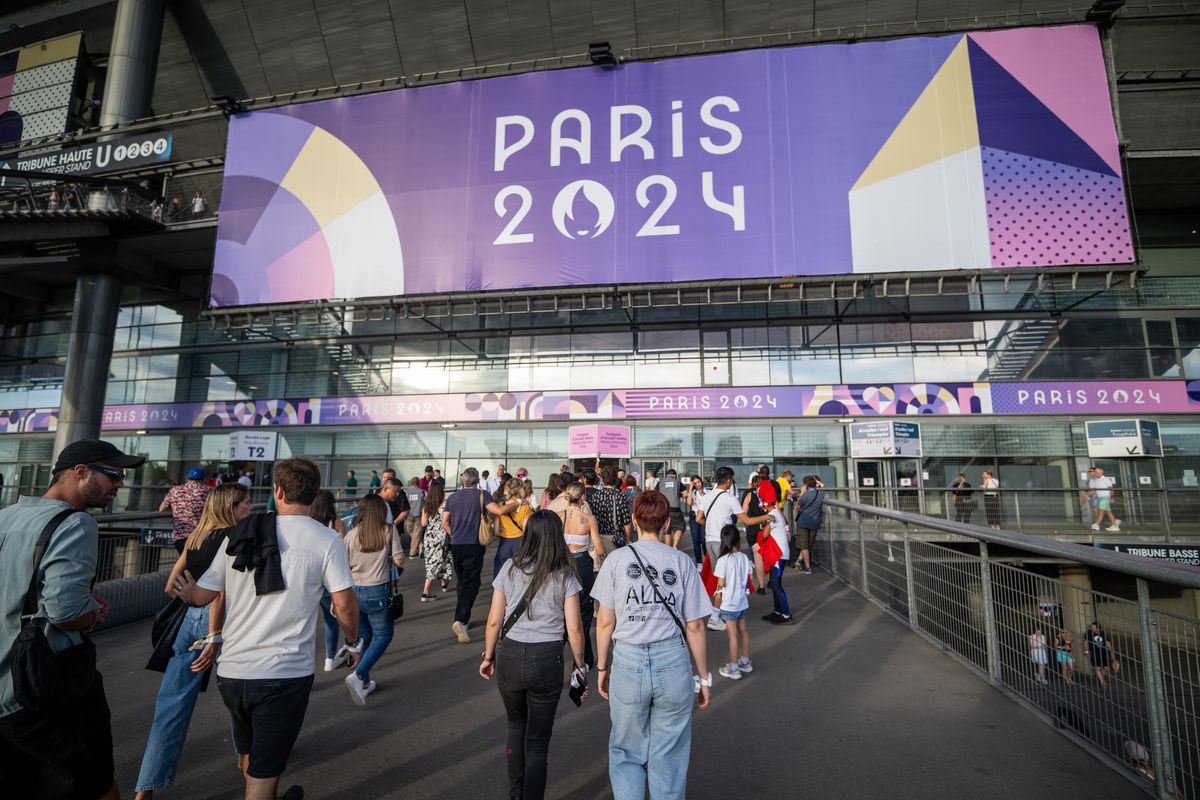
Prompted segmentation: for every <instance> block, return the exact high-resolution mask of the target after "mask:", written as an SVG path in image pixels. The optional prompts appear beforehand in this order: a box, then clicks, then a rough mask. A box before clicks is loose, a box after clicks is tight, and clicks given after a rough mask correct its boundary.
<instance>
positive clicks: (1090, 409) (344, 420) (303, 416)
mask: <svg viewBox="0 0 1200 800" xmlns="http://www.w3.org/2000/svg"><path fill="white" fill-rule="evenodd" d="M1197 413H1200V381H1061V382H1054V381H1047V382H1028V383H983V382H979V383H945V384H937V383H888V384H853V385H845V384H833V385H824V386H783V387H773V386H754V387H720V388H706V389H597V390H575V391H564V392H480V393H473V394H436V395H394V396H377V397H312V398H299V399H290V400H245V401H221V402H208V403H156V404H142V405H119V406H108V407H106V408H105V409H104V417H103V423H102V427H103V429H104V430H106V431H132V430H177V429H187V428H236V427H251V426H271V425H281V426H293V425H394V424H404V423H411V424H439V423H443V422H526V421H534V422H544V421H550V422H554V421H564V422H573V421H580V422H596V423H603V422H605V421H608V420H637V419H678V420H687V419H698V420H702V419H767V418H789V417H894V416H919V415H933V416H976V415H989V414H1197ZM57 426H58V409H57V408H43V409H10V410H4V409H0V433H35V432H41V431H52V430H55V429H56V428H57ZM602 427H603V426H602Z"/></svg>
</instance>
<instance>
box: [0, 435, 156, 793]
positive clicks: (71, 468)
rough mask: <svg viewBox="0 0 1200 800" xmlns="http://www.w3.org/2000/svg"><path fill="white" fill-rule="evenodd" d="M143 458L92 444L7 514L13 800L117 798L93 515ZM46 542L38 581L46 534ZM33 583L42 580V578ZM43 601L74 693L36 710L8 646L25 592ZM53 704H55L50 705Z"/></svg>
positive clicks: (47, 628)
mask: <svg viewBox="0 0 1200 800" xmlns="http://www.w3.org/2000/svg"><path fill="white" fill-rule="evenodd" d="M145 460H146V459H145V458H144V457H142V456H131V455H126V454H125V453H122V452H121V451H120V450H118V449H117V448H116V447H114V446H113V445H111V444H109V443H108V442H102V441H99V440H96V439H87V440H84V441H79V442H75V443H73V444H70V445H67V447H65V448H63V451H62V452H61V453H59V456H58V460H57V461H56V462H55V464H54V478H53V481H52V482H51V484H50V488H49V489H48V490H47V491H46V493H45V494H44V495H42V496H41V497H21V498H19V499H18V500H17V503H16V505H13V506H10V507H8V508H6V509H4V510H3V511H0V553H3V556H0V656H2V657H0V775H3V776H4V784H5V785H4V791H5V794H6V795H9V796H12V797H59V796H70V797H81V798H83V797H86V798H100V800H109V799H110V798H117V797H118V796H119V795H118V792H117V787H116V784H115V783H114V782H113V745H112V728H111V724H110V718H109V711H108V700H107V699H106V698H105V696H104V683H103V681H102V680H101V677H100V673H99V672H97V671H96V667H95V651H94V650H91V645H90V641H88V640H87V637H86V636H85V634H86V633H88V632H89V631H91V630H92V629H93V628H95V627H96V626H97V625H99V624H101V623H103V622H104V618H105V617H106V616H107V615H108V603H107V602H105V600H104V598H102V597H98V596H96V595H93V594H92V581H93V580H94V579H95V577H96V555H97V550H98V546H99V544H98V542H99V539H98V528H97V526H96V521H95V519H93V517H92V516H91V515H90V514H86V513H79V512H83V511H85V510H86V509H89V508H103V507H105V506H107V505H108V504H109V503H111V502H112V500H113V498H114V497H115V496H116V494H117V490H118V489H120V488H121V486H122V484H123V482H124V480H125V470H126V469H132V468H134V467H137V466H140V465H141V464H142V462H143V461H145ZM44 531H50V538H49V542H48V544H47V545H46V547H45V550H44V552H43V554H42V558H41V561H40V562H39V565H38V567H37V574H36V576H35V575H34V564H33V560H34V549H35V545H36V543H37V540H38V538H39V535H40V534H42V533H43V532H44ZM35 578H36V580H35ZM29 589H32V590H33V593H34V595H35V596H36V598H35V602H36V606H37V611H36V612H35V614H34V617H33V619H34V623H35V624H40V625H41V626H42V628H43V632H44V633H45V636H46V639H47V641H48V642H49V644H50V648H51V649H52V650H53V651H54V652H56V653H58V652H61V651H63V650H66V649H67V648H73V647H76V646H79V645H83V647H82V648H80V649H78V650H74V651H73V653H85V654H87V657H85V658H82V659H79V660H76V659H73V660H72V665H71V668H70V674H69V675H66V676H64V677H65V678H66V679H67V680H66V683H67V685H68V687H69V688H68V691H67V692H66V694H67V695H69V696H64V697H62V698H58V702H50V703H48V704H47V705H49V706H50V707H48V708H43V707H39V710H38V711H36V712H35V711H33V710H31V709H27V708H24V707H22V705H21V704H20V702H18V701H17V698H16V694H15V692H14V689H13V680H12V672H11V670H12V658H11V648H12V646H13V642H14V640H15V639H16V638H17V634H18V633H20V630H21V608H22V606H23V604H24V602H25V595H26V591H27V590H29ZM50 700H51V701H53V698H51V699H50Z"/></svg>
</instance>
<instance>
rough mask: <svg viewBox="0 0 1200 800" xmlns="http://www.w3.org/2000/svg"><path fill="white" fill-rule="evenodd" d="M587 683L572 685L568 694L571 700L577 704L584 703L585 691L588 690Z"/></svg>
mask: <svg viewBox="0 0 1200 800" xmlns="http://www.w3.org/2000/svg"><path fill="white" fill-rule="evenodd" d="M587 688H588V686H587V683H582V684H580V685H579V686H571V691H569V692H568V693H567V694H568V696H569V697H570V698H571V702H572V703H574V704H575V705H576V706H581V705H583V693H584V692H586V691H587Z"/></svg>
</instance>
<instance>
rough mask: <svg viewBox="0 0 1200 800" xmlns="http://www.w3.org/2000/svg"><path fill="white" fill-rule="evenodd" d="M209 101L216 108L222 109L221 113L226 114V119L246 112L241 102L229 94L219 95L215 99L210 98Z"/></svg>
mask: <svg viewBox="0 0 1200 800" xmlns="http://www.w3.org/2000/svg"><path fill="white" fill-rule="evenodd" d="M209 100H210V101H211V102H212V104H213V105H214V106H216V107H217V108H219V109H221V113H222V114H224V115H225V117H226V118H228V117H231V116H233V115H234V114H240V113H242V112H243V111H245V110H246V109H245V107H244V106H243V105H242V101H241V100H238V99H237V98H236V97H230V96H229V95H227V94H219V95H216V96H215V97H210V98H209Z"/></svg>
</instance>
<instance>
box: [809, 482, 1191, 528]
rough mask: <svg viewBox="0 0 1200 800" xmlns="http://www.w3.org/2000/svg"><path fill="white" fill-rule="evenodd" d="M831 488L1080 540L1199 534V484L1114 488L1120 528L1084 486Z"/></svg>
mask: <svg viewBox="0 0 1200 800" xmlns="http://www.w3.org/2000/svg"><path fill="white" fill-rule="evenodd" d="M828 491H829V492H830V493H834V494H836V495H837V496H839V497H842V498H844V499H849V500H853V501H856V502H860V503H863V504H864V505H869V506H876V507H880V508H890V509H894V510H897V511H906V512H909V513H912V514H923V515H925V516H930V517H938V518H941V519H945V520H952V521H955V522H966V523H971V524H974V525H992V524H996V525H999V526H1000V527H1001V528H1002V529H1004V530H1015V531H1020V532H1023V533H1034V534H1048V535H1051V536H1055V537H1067V538H1071V539H1072V540H1076V541H1079V540H1086V541H1089V542H1093V541H1112V540H1113V539H1114V538H1117V539H1118V540H1119V538H1120V535H1121V534H1153V535H1154V536H1155V538H1156V539H1157V540H1165V541H1168V542H1170V541H1171V537H1172V535H1173V534H1174V535H1178V536H1181V537H1200V488H1193V487H1174V488H1170V489H1159V488H1150V489H1146V488H1138V489H1115V490H1113V492H1112V497H1111V510H1112V513H1113V516H1114V517H1115V518H1116V520H1118V521H1119V522H1120V525H1119V526H1118V527H1115V528H1111V521H1110V520H1109V519H1108V518H1107V516H1105V517H1104V518H1103V519H1102V520H1101V522H1100V523H1097V522H1096V509H1097V506H1096V505H1093V502H1092V499H1090V498H1088V496H1087V489H1082V488H1057V489H1025V488H1022V489H1008V488H1004V489H998V490H996V492H995V494H994V495H985V494H984V491H983V490H982V489H979V488H974V489H972V494H971V495H969V496H968V497H964V498H962V499H961V501H960V502H955V498H954V495H953V493H952V492H951V490H950V489H946V488H930V487H928V486H926V487H921V488H917V487H913V488H907V487H882V488H879V487H861V486H860V487H830V488H829V489H828ZM1093 525H1096V527H1093ZM1110 528H1111V530H1110Z"/></svg>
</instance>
